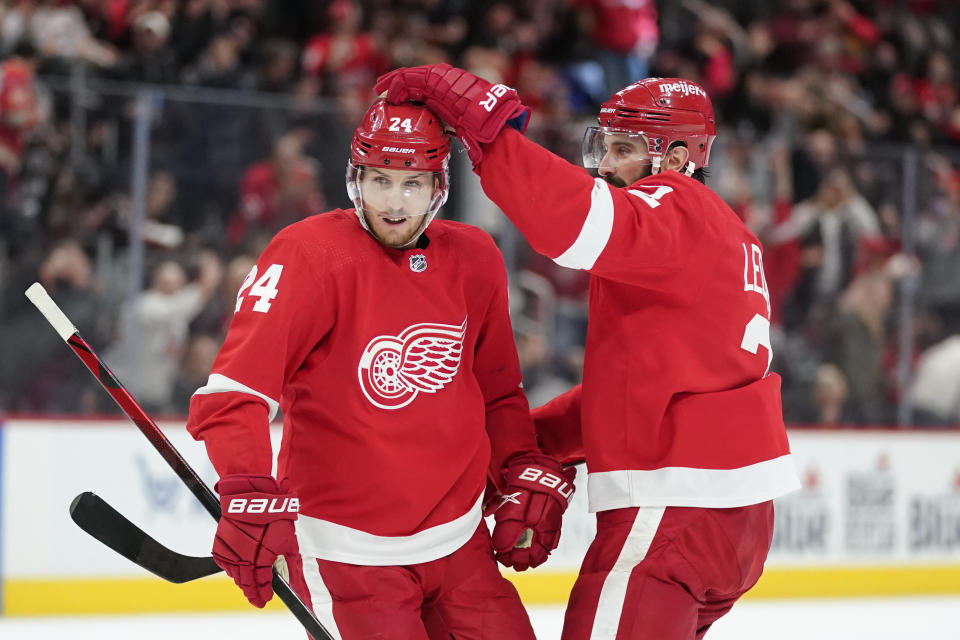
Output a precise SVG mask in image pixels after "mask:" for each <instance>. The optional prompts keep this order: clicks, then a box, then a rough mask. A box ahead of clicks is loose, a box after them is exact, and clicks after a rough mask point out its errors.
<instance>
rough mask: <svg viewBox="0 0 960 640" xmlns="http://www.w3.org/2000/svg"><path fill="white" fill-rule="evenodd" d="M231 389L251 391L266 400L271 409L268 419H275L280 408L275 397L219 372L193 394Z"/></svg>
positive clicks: (243, 391) (241, 391) (205, 393)
mask: <svg viewBox="0 0 960 640" xmlns="http://www.w3.org/2000/svg"><path fill="white" fill-rule="evenodd" d="M231 391H233V392H238V393H249V394H250V395H252V396H256V397H258V398H260V399H261V400H263V401H264V402H266V403H267V408H268V409H269V410H270V416H269V418H268V420H273V418H274V416H276V415H277V411H278V410H279V409H280V403H279V402H277V401H276V400H274V399H273V398H270V397H267V396H265V395H264V394H262V393H260V392H259V391H254V390H253V389H251V388H250V387H248V386H247V385H245V384H241V383H239V382H237V381H236V380H232V379H230V378H228V377H227V376H224V375H220V374H219V373H211V374H210V377H209V378H208V379H207V384H205V385H203V386H202V387H200V388H199V389H197V390H196V391H194V392H193V395H207V394H211V393H229V392H231Z"/></svg>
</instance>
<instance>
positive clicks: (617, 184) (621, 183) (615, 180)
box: [603, 176, 627, 189]
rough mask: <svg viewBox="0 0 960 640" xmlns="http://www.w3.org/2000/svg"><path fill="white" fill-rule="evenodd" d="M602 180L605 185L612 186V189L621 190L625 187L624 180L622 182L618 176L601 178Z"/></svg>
mask: <svg viewBox="0 0 960 640" xmlns="http://www.w3.org/2000/svg"><path fill="white" fill-rule="evenodd" d="M603 179H604V180H605V181H606V182H607V184H609V185H613V186H614V187H619V188H621V189H623V188H624V187H626V186H627V182H626V180H624V179H623V178H621V177H620V176H603Z"/></svg>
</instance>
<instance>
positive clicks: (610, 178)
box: [601, 160, 653, 189]
mask: <svg viewBox="0 0 960 640" xmlns="http://www.w3.org/2000/svg"><path fill="white" fill-rule="evenodd" d="M652 171H653V167H652V166H651V165H650V161H649V160H648V161H645V162H644V165H643V170H642V171H640V174H639V175H638V176H637V177H636V178H634V179H633V180H631V181H630V182H627V181H626V180H624V179H623V178H621V177H620V176H618V175H616V174H608V175H605V176H601V177H602V178H603V179H604V181H606V183H607V184H609V185H611V186H614V187H617V188H620V189H624V188H626V187H628V186H630V185H631V184H633V183H634V182H636V181H637V180H642V179H643V178H646V177H647V176H649V175H650V174H651V172H652Z"/></svg>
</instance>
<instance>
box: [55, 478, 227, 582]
mask: <svg viewBox="0 0 960 640" xmlns="http://www.w3.org/2000/svg"><path fill="white" fill-rule="evenodd" d="M70 517H71V518H73V521H74V522H75V523H77V526H78V527H80V528H81V529H83V530H84V531H86V532H87V533H88V534H90V535H91V536H93V537H94V538H96V539H97V540H99V541H100V542H102V543H103V544H104V545H106V546H108V547H110V548H111V549H113V550H114V551H116V552H117V553H119V554H120V555H122V556H123V557H124V558H126V559H127V560H130V561H131V562H133V563H134V564H136V565H138V566H139V567H141V568H143V569H146V570H147V571H149V572H150V573H152V574H153V575H155V576H157V577H159V578H163V579H164V580H166V581H167V582H173V583H176V584H182V583H184V582H190V581H191V580H196V579H198V578H203V577H206V576H209V575H213V574H214V573H218V572H220V571H223V569H221V568H220V567H218V566H217V563H215V562H214V561H213V558H211V557H210V556H206V557H196V556H185V555H183V554H180V553H177V552H176V551H173V550H171V549H168V548H167V547H165V546H163V545H162V544H160V543H159V542H157V541H156V540H154V539H153V538H151V537H150V536H149V535H148V534H147V533H146V532H145V531H143V530H142V529H141V528H140V527H138V526H137V525H135V524H133V523H132V522H130V521H129V520H127V518H126V517H125V516H124V515H123V514H122V513H120V512H119V511H117V510H116V509H114V508H113V507H112V506H110V505H109V504H108V503H107V502H106V501H105V500H104V499H103V498H101V497H100V496H98V495H97V494H95V493H92V492H90V491H84V492H83V493H81V494H80V495H78V496H77V497H76V498H74V499H73V502H72V503H70Z"/></svg>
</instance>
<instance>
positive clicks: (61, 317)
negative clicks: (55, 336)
mask: <svg viewBox="0 0 960 640" xmlns="http://www.w3.org/2000/svg"><path fill="white" fill-rule="evenodd" d="M27 297H28V298H30V302H32V303H33V304H34V306H36V307H37V309H39V310H40V313H42V314H43V317H44V318H46V319H47V322H49V323H50V324H51V325H52V326H53V328H54V329H56V331H57V333H59V334H60V337H61V338H63V339H64V340H67V338H69V337H70V336H72V335H73V334H75V333H76V332H77V328H76V327H75V326H73V323H72V322H70V319H69V318H68V317H67V316H66V314H64V313H63V311H61V310H60V307H58V306H57V303H56V302H54V301H53V298H51V297H50V294H49V293H47V290H46V289H44V288H43V285H42V284H40V283H39V282H34V283H33V284H32V285H30V286H29V287H28V288H27Z"/></svg>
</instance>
